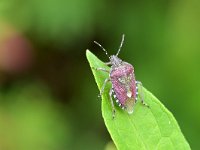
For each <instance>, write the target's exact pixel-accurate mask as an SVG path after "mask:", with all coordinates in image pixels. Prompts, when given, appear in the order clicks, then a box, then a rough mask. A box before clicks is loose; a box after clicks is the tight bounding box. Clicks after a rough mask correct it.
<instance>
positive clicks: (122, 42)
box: [116, 34, 125, 56]
mask: <svg viewBox="0 0 200 150" xmlns="http://www.w3.org/2000/svg"><path fill="white" fill-rule="evenodd" d="M124 37H125V35H124V34H122V41H121V44H120V46H119V49H118V52H117V54H116V56H118V55H119V52H120V50H121V48H122V45H123V44H124Z"/></svg>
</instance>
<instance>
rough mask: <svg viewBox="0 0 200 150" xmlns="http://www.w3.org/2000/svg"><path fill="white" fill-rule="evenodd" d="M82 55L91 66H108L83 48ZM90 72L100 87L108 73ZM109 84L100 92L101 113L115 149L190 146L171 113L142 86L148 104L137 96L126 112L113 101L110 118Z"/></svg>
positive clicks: (178, 149)
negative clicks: (130, 112) (132, 110)
mask: <svg viewBox="0 0 200 150" xmlns="http://www.w3.org/2000/svg"><path fill="white" fill-rule="evenodd" d="M86 56H87V59H88V61H89V64H90V67H91V68H92V67H94V68H99V67H101V68H102V67H103V68H107V69H109V67H107V66H106V65H105V64H104V63H103V62H102V61H101V60H99V59H98V58H97V57H96V56H95V55H94V54H92V53H91V52H90V51H89V50H87V51H86ZM92 72H93V75H94V78H95V81H96V83H97V86H98V88H99V89H101V87H102V85H103V82H104V80H105V79H106V78H108V76H109V75H108V73H105V72H102V71H97V70H95V69H92ZM110 88H111V84H110V83H109V84H107V85H106V88H105V91H104V93H103V95H102V115H103V119H104V122H105V125H106V127H107V129H108V131H109V133H110V135H111V138H112V139H113V141H114V143H115V145H116V147H117V149H118V150H190V146H189V144H188V142H187V141H186V139H185V138H184V136H183V134H182V132H181V130H180V128H179V126H178V123H177V121H176V120H175V118H174V116H173V115H172V114H171V112H169V110H167V108H165V106H164V105H163V104H162V103H161V102H160V101H159V100H158V99H157V98H156V97H155V96H154V95H152V94H151V93H150V92H149V91H147V90H146V89H145V88H144V87H143V92H144V100H145V102H146V103H147V104H148V105H149V106H150V108H147V107H145V106H143V105H142V104H141V103H140V99H139V101H138V102H137V103H136V104H135V106H134V107H135V108H134V112H133V114H131V115H129V114H128V113H127V112H125V111H123V110H122V109H120V108H119V107H118V106H117V105H116V104H115V108H116V116H115V118H114V119H112V109H111V104H110V100H109V89H110ZM139 92H140V91H139Z"/></svg>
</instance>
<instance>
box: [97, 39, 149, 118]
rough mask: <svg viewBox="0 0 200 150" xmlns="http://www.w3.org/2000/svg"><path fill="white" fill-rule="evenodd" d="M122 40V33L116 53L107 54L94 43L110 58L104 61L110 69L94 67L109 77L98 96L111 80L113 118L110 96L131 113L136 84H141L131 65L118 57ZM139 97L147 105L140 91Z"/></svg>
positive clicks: (136, 92)
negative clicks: (106, 61) (136, 78)
mask: <svg viewBox="0 0 200 150" xmlns="http://www.w3.org/2000/svg"><path fill="white" fill-rule="evenodd" d="M123 42H124V35H123V36H122V41H121V44H120V47H119V49H118V52H117V54H116V55H111V56H109V55H108V52H107V51H106V50H105V49H104V48H103V47H102V46H101V45H100V44H99V43H97V42H96V41H95V43H96V44H97V45H98V46H100V47H101V48H102V49H103V51H105V52H106V55H107V56H108V57H109V60H110V61H109V62H108V63H106V65H110V66H111V70H110V71H109V70H106V69H105V68H95V69H96V70H101V71H104V72H107V73H109V78H107V79H105V81H104V84H103V86H102V88H101V91H100V96H101V95H102V94H103V92H104V88H105V86H106V84H107V82H109V81H111V83H112V88H111V89H110V92H109V95H110V101H111V105H112V110H113V118H114V117H115V108H114V103H113V100H112V96H113V97H114V98H115V100H116V102H117V103H118V105H119V106H120V107H121V108H122V109H124V110H126V111H127V112H128V113H129V114H131V113H133V110H134V104H135V103H136V101H137V97H138V85H140V87H141V86H142V83H141V82H139V81H136V80H135V75H134V68H133V66H132V65H131V64H129V63H127V62H124V61H122V60H121V59H120V58H119V57H118V54H119V52H120V50H121V47H122V45H123ZM141 90H142V88H141ZM140 97H141V102H142V104H143V105H145V106H148V105H146V104H145V103H144V100H143V93H142V92H141V95H140Z"/></svg>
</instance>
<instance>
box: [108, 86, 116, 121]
mask: <svg viewBox="0 0 200 150" xmlns="http://www.w3.org/2000/svg"><path fill="white" fill-rule="evenodd" d="M109 96H110V102H111V107H112V117H113V119H114V118H115V106H114V102H113V99H112V88H111V89H110V92H109Z"/></svg>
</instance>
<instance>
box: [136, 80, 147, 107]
mask: <svg viewBox="0 0 200 150" xmlns="http://www.w3.org/2000/svg"><path fill="white" fill-rule="evenodd" d="M136 86H137V89H138V90H140V93H139V91H137V95H139V96H140V99H141V102H142V104H143V105H144V106H147V107H148V108H149V105H147V104H146V103H145V102H144V92H143V89H142V87H143V86H142V82H140V81H136Z"/></svg>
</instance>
